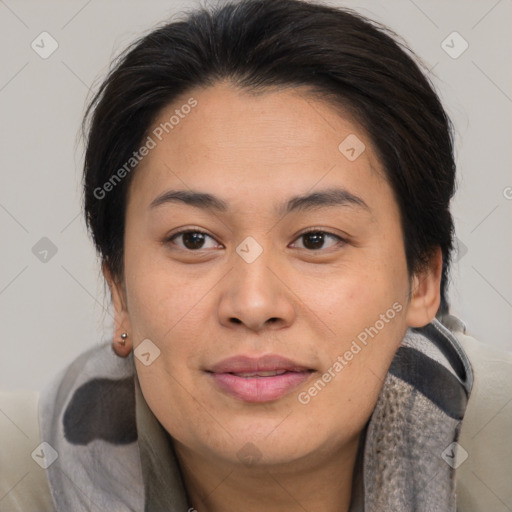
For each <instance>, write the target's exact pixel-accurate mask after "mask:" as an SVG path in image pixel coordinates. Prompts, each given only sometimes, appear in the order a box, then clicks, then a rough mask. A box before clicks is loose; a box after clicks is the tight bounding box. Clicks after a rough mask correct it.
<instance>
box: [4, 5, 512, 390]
mask: <svg viewBox="0 0 512 512" xmlns="http://www.w3.org/2000/svg"><path fill="white" fill-rule="evenodd" d="M202 3H203V4H204V3H205V2H202ZM211 3H214V2H211V1H210V2H206V4H207V5H208V4H211ZM326 3H327V2H326ZM328 3H330V4H333V5H342V6H348V7H351V8H354V9H356V10H357V11H359V12H360V13H362V14H364V15H366V16H368V17H370V18H372V19H375V20H377V21H380V22H383V23H385V24H386V25H388V26H389V27H390V28H392V29H393V30H395V31H396V32H397V33H398V34H399V35H400V36H402V37H403V38H404V39H405V40H406V41H407V43H408V44H409V45H410V47H411V48H412V49H413V50H414V51H415V52H416V53H417V54H418V55H419V57H420V58H421V59H422V60H423V62H424V63H425V65H426V66H427V67H428V68H429V69H431V72H430V76H431V78H432V80H433V83H434V84H435V86H436V88H437V90H438V92H439V93H440V96H441V99H442V100H443V102H444V104H445V107H446V109H447V111H448V114H449V115H450V117H451V118H452V121H453V122H454V125H455V128H456V156H457V163H458V192H457V195H456V197H455V200H454V202H453V214H454V217H455V222H456V229H457V237H458V239H459V252H458V261H457V263H456V264H455V265H454V267H453V270H452V279H453V283H452V285H451V287H450V298H451V302H452V310H453V312H454V313H455V314H456V315H457V316H459V317H460V318H462V319H463V321H464V322H465V323H466V325H467V327H468V333H469V334H471V335H473V336H475V337H476V338H477V339H479V340H481V341H483V342H485V343H489V344H492V345H495V346H499V347H501V348H506V349H508V350H512V314H511V313H512V265H511V261H512V229H511V213H512V175H511V172H510V169H511V152H510V144H511V133H512V130H511V115H510V114H511V107H512V92H511V89H512V87H511V75H512V73H511V66H510V63H511V62H512V56H511V44H510V43H511V38H512V36H511V31H510V19H512V5H511V1H510V0H499V1H496V0H492V1H482V0H478V1H476V0H475V1H468V0H464V1H462V0H460V1H441V0H439V1H420V0H415V1H412V0H394V1H393V2H390V1H387V2H386V1H357V2H341V1H340V2H337V1H331V2H328ZM196 5H198V2H196V1H190V0H188V1H172V2H171V1H165V2H164V1H152V2H143V1H142V0H138V1H134V0H132V1H126V0H122V1H120V0H118V1H112V0H110V1H109V2H100V1H99V0H90V1H87V0H80V1H77V0H72V1H69V0H68V1H66V2H64V1H62V2H56V1H45V2H36V1H20V0H5V1H0V38H1V44H0V51H1V62H2V66H1V68H0V112H1V122H0V139H1V141H2V151H1V154H0V159H1V160H0V166H1V173H0V180H1V181H0V229H1V249H0V250H1V256H0V257H1V267H0V313H1V322H0V329H1V331H0V340H1V357H0V388H1V389H3V390H10V389H40V388H41V387H42V386H44V384H45V383H46V382H48V380H49V379H50V378H52V376H53V375H54V374H55V373H56V372H57V371H58V370H60V369H61V368H62V367H64V366H65V365H66V364H68V363H69V362H70V361H71V360H72V359H74V358H75V357H76V356H77V355H78V354H79V353H81V352H82V351H84V350H86V349H88V348H90V347H91V346H93V345H94V344H97V343H101V342H104V341H106V340H109V339H111V335H112V319H111V311H110V309H109V296H108V294H105V293H104V286H103V281H102V279H101V277H100V273H99V263H98V261H97V259H96V255H95V252H94V249H93V246H92V242H90V240H89V239H88V237H87V234H86V230H85V224H84V221H83V220H82V214H81V211H80V208H81V190H80V182H81V164H82V154H83V153H82V147H81V145H80V144H79V142H78V139H77V134H78V130H79V126H80V122H81V117H82V115H83V112H84V107H85V103H86V100H87V99H88V98H90V97H91V91H95V90H96V88H97V86H98V84H99V81H100V80H101V79H102V78H103V77H104V75H105V73H106V71H107V70H108V67H109V64H110V61H111V60H112V58H113V57H114V56H115V55H116V54H117V53H118V52H119V51H121V50H122V49H124V48H125V46H126V45H127V44H128V43H130V42H131V41H132V40H133V39H135V38H137V37H139V36H141V35H143V34H145V33H147V32H148V31H150V30H151V29H152V28H153V27H154V25H155V24H156V23H159V22H163V21H165V20H168V19H169V18H170V17H172V16H173V14H174V13H176V12H178V11H181V10H183V9H186V10H190V9H192V8H193V7H194V6H196ZM454 31H455V32H457V33H458V34H460V36H459V35H453V32H454ZM42 32H47V33H49V34H50V35H51V37H52V38H53V39H54V40H55V41H56V44H58V48H57V50H56V51H55V52H54V53H52V54H51V55H50V56H49V57H48V58H46V59H43V58H42V57H41V56H40V55H39V54H38V53H37V52H36V51H35V50H34V49H33V48H32V46H31V44H32V42H33V41H35V44H39V47H41V46H44V47H45V49H46V50H45V51H48V50H49V49H50V48H51V46H50V39H48V36H40V34H41V33H42ZM41 37H44V38H46V39H45V41H46V42H45V43H41V42H40V41H41ZM443 41H445V42H444V43H443ZM464 41H466V42H467V44H468V48H467V49H466V50H465V51H464V52H463V53H462V54H461V55H457V54H458V53H460V51H461V50H462V49H463V48H464V46H465V44H466V43H464ZM38 42H39V43H38ZM445 50H447V51H448V52H450V53H451V54H452V55H449V54H448V53H447V51H445ZM39 51H42V48H41V49H40V50H39ZM454 56H456V57H457V58H454ZM42 238H47V239H49V240H50V241H51V244H50V242H48V241H47V240H45V241H43V242H41V241H40V240H41V239H42ZM41 244H42V245H41ZM49 244H50V245H52V244H53V245H52V246H54V252H55V250H56V253H55V254H53V253H52V252H51V250H50V252H48V253H47V254H42V253H40V252H38V251H40V250H41V247H43V248H44V247H46V248H48V246H49ZM34 247H35V249H34ZM45 258H46V261H42V260H41V259H43V260H44V259H45ZM105 309H106V310H105Z"/></svg>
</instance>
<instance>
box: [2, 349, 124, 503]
mask: <svg viewBox="0 0 512 512" xmlns="http://www.w3.org/2000/svg"><path fill="white" fill-rule="evenodd" d="M130 369H131V363H130V361H125V360H123V361H121V360H120V358H118V357H117V356H115V354H114V353H113V352H112V350H111V348H110V345H109V344H102V345H96V346H94V347H92V348H91V349H89V350H87V351H86V352H84V353H82V354H80V355H79V356H77V357H76V358H75V359H74V360H72V361H71V362H70V364H69V365H68V366H66V367H65V368H63V369H62V370H61V371H60V372H59V373H58V374H56V375H55V376H54V377H53V378H52V379H51V380H50V381H49V382H48V383H47V385H46V386H45V387H44V389H43V390H42V391H10V392H0V439H1V440H2V442H1V446H0V510H2V511H6V512H31V511H37V512H50V511H51V512H53V511H54V510H55V506H54V502H53V499H52V495H51V491H50V485H49V469H48V468H49V467H50V465H51V464H53V462H54V461H56V460H58V458H59V449H57V450H55V449H54V448H53V447H54V446H55V445H56V443H55V442H54V440H53V439H51V438H50V437H51V436H50V435H49V432H50V431H51V429H52V426H53V424H54V422H58V421H59V419H60V418H61V416H62V414H63V411H64V408H65V406H66V404H67V403H68V402H69V400H70V398H71V396H72V395H73V392H74V391H76V388H77V386H80V384H81V383H82V381H85V382H87V379H88V376H90V375H95V374H98V373H99V374H100V376H114V378H115V377H117V378H119V375H129V374H130Z"/></svg>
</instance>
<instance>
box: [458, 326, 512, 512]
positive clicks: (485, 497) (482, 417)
mask: <svg viewBox="0 0 512 512" xmlns="http://www.w3.org/2000/svg"><path fill="white" fill-rule="evenodd" d="M463 330H464V329H458V330H457V329H453V334H454V335H455V336H456V338H457V340H458V341H459V343H460V345H461V347H462V348H463V350H464V352H465V353H466V355H467V357H468V359H469V361H470V364H471V368H472V371H473V385H472V389H471V392H470V395H469V400H468V404H467V408H466V412H465V414H464V419H463V422H462V428H461V431H460V436H459V440H458V444H459V445H460V446H459V447H458V451H459V453H458V456H457V461H456V464H457V465H458V467H457V468H456V479H457V509H458V510H459V511H460V512H483V511H487V510H508V508H507V507H508V506H509V505H510V504H511V503H512V486H511V485H510V475H511V474H512V443H510V432H512V352H507V351H504V350H500V349H498V348H496V347H494V346H493V345H490V344H487V343H484V342H482V341H479V340H477V339H475V338H474V337H472V336H470V335H468V334H466V333H464V332H463Z"/></svg>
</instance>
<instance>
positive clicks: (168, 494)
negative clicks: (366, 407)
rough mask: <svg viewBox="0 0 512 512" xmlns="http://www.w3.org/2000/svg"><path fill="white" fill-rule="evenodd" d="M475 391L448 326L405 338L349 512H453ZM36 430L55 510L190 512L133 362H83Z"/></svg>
mask: <svg viewBox="0 0 512 512" xmlns="http://www.w3.org/2000/svg"><path fill="white" fill-rule="evenodd" d="M471 386H472V372H471V366H470V364H469V361H468V359H467V356H466V355H465V353H464V351H463V350H462V348H461V346H460V344H459V342H458V341H457V339H456V338H455V336H454V335H453V334H452V333H451V332H450V331H449V330H448V329H447V328H446V327H445V326H444V325H443V324H441V323H440V322H439V321H438V320H434V321H433V322H431V323H430V324H428V325H427V326H426V327H423V328H421V329H409V330H408V331H407V334H406V336H405V337H404V339H403V340H402V344H401V346H400V347H399V349H398V350H397V352H396V353H395V356H394V359H393V361H392V364H391V366H390V368H389V371H388V374H387V376H386V379H385V382H384V385H383V387H382V390H381V392H380V395H379V397H378V400H377V403H376V406H375V409H374V411H373V413H372V415H371V417H370V419H369V421H368V423H367V425H366V427H365V429H364V436H361V442H360V449H359V454H358V460H357V463H356V469H355V472H354V483H353V493H352V494H353V496H352V503H351V508H350V511H351V512H413V511H414V512H455V510H456V499H455V471H454V469H453V466H454V464H452V463H451V460H452V459H453V457H454V456H455V453H454V451H455V449H454V447H455V446H456V445H453V444H452V443H454V442H456V441H457V439H458V436H459V431H460V428H461V423H462V422H461V420H462V418H463V416H464V412H465V408H466V403H467V397H468V396H469V392H470V390H471ZM39 420H40V425H41V436H42V440H43V441H45V442H47V443H48V444H49V445H50V446H51V447H52V448H53V450H55V452H56V454H57V455H58V457H57V458H56V460H55V461H54V462H53V463H52V464H51V465H50V466H49V467H48V468H47V470H46V471H47V475H48V479H49V483H50V489H51V493H52V496H53V500H54V502H55V506H56V510H57V511H58V512H82V511H83V512H85V511H87V512H91V511H93V512H110V511H112V512H127V511H137V512H139V511H140V512H142V511H145V512H163V511H165V512H187V511H189V510H191V507H190V504H189V503H188V500H187V493H186V491H185V487H184V483H183V478H182V475H181V472H180V467H179V463H178V460H177V457H176V454H175V452H174V450H173V447H172V443H171V439H170V436H169V434H168V433H167V432H166V431H165V430H164V429H163V427H162V426H161V424H160V423H159V422H158V420H157V419H156V417H155V416H154V415H153V413H152V412H151V410H150V409H149V407H148V405H147V403H146V401H145V400H144V397H143V395H142V393H141V390H140V386H139V383H138V379H137V376H136V372H135V367H134V361H133V355H130V356H129V357H127V358H125V359H122V358H119V357H117V356H116V355H115V354H114V353H113V351H112V348H111V346H110V344H104V345H101V346H96V347H94V348H92V349H90V350H89V351H87V352H85V353H84V354H82V355H81V356H79V357H78V358H77V359H76V360H75V361H74V362H73V363H72V364H71V365H69V366H68V367H67V368H65V369H64V370H63V371H61V372H60V373H59V374H58V375H57V376H56V377H55V378H54V379H53V380H52V381H51V382H50V383H49V384H48V385H47V386H46V388H45V389H44V390H43V392H42V394H41V400H40V406H39ZM51 453H52V454H53V452H51ZM53 455H54V456H55V454H53Z"/></svg>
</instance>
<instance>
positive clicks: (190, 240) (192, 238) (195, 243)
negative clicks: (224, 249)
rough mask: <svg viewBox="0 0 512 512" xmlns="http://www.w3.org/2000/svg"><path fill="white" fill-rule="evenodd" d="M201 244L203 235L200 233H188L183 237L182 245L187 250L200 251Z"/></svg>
mask: <svg viewBox="0 0 512 512" xmlns="http://www.w3.org/2000/svg"><path fill="white" fill-rule="evenodd" d="M203 242H204V235H203V234H202V233H197V232H190V233H184V235H183V243H184V244H185V246H186V247H187V248H188V249H200V248H201V246H202V244H203Z"/></svg>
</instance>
